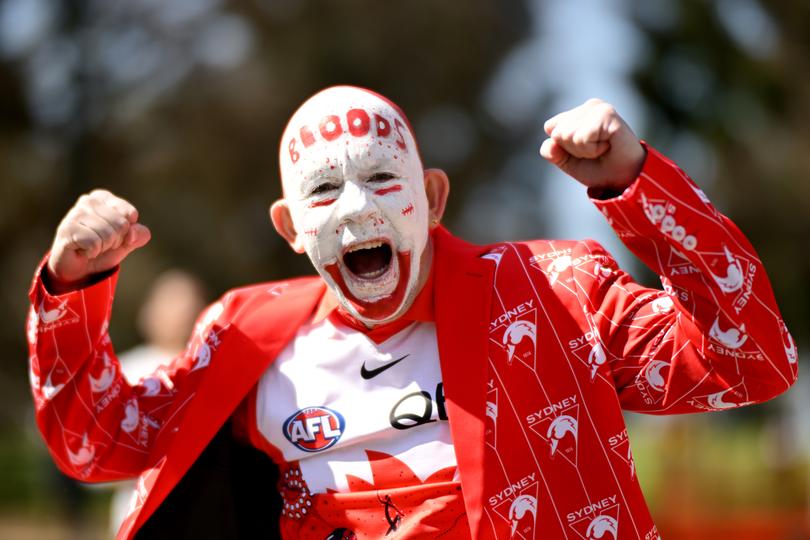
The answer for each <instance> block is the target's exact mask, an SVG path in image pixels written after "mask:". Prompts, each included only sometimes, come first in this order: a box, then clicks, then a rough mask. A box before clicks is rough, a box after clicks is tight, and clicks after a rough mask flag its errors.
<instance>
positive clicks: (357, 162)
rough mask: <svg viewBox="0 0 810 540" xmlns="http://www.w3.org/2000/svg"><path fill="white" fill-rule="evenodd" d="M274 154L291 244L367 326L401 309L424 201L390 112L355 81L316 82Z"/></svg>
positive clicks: (412, 285) (400, 121)
mask: <svg viewBox="0 0 810 540" xmlns="http://www.w3.org/2000/svg"><path fill="white" fill-rule="evenodd" d="M280 160H281V174H282V183H283V186H284V197H285V200H286V202H287V205H288V207H289V209H290V215H291V217H292V222H293V225H294V227H295V231H296V235H297V238H296V246H297V247H298V246H300V247H302V248H303V249H304V250H305V251H306V253H307V255H309V258H310V259H311V261H312V264H313V265H314V266H315V268H316V269H317V270H318V272H319V273H320V274H321V276H322V277H323V278H324V280H326V282H327V284H328V285H329V286H330V288H331V289H332V291H333V292H334V293H335V295H336V296H337V298H338V300H339V301H340V303H341V304H342V305H343V307H344V308H345V309H346V310H347V311H348V312H349V313H351V314H352V315H353V316H354V317H356V318H357V319H359V320H360V321H362V322H364V323H366V324H369V325H373V324H379V323H383V322H388V321H390V320H393V319H395V318H397V317H399V316H400V315H402V314H403V313H404V312H405V311H406V310H407V308H408V307H409V306H410V304H411V303H412V302H413V299H414V297H415V296H416V294H417V293H418V286H419V277H420V272H419V270H420V262H421V259H422V254H423V252H424V251H425V248H426V245H427V242H428V215H429V209H428V201H427V197H426V195H425V183H424V172H423V170H422V163H421V160H420V159H419V154H418V151H417V148H416V143H415V141H414V138H413V135H412V134H411V132H410V129H409V128H408V127H407V122H406V121H405V119H404V118H403V117H402V116H401V114H400V113H399V112H398V110H397V109H395V108H394V107H393V106H392V105H391V104H390V103H389V102H388V101H386V100H385V99H383V98H381V97H380V96H377V95H376V94H373V93H371V92H368V91H366V90H363V89H359V88H353V87H333V88H329V89H327V90H324V91H322V92H321V93H319V94H316V95H315V96H313V97H312V98H310V99H309V100H308V101H307V102H306V103H304V105H302V106H301V108H300V109H299V110H298V111H297V112H296V113H295V114H294V115H293V117H292V119H291V120H290V122H289V124H288V126H287V129H286V130H285V133H284V136H283V138H282V142H281V152H280Z"/></svg>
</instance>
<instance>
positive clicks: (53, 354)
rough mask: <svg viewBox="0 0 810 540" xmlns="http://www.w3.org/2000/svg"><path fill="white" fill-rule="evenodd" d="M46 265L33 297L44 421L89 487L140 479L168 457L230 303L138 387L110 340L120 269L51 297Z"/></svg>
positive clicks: (54, 445) (37, 401)
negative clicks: (173, 432) (165, 439)
mask: <svg viewBox="0 0 810 540" xmlns="http://www.w3.org/2000/svg"><path fill="white" fill-rule="evenodd" d="M44 264H45V263H44V261H43V263H42V264H41V265H40V267H39V269H38V271H37V274H36V275H35V277H34V281H33V284H32V286H31V289H30V291H29V298H30V300H31V308H30V312H29V317H28V326H27V340H28V347H29V368H30V383H31V390H32V393H33V398H34V405H35V413H36V421H37V425H38V427H39V429H40V432H41V433H42V436H43V437H44V439H45V441H46V443H47V445H48V449H49V452H50V453H51V455H52V456H53V459H54V460H55V462H56V464H57V466H58V467H59V469H60V470H62V471H63V472H64V473H65V474H68V475H69V476H72V477H75V478H77V479H80V480H82V481H87V482H93V481H108V480H116V479H121V478H127V477H132V476H135V475H137V474H139V473H140V472H142V471H143V470H144V469H146V468H148V467H151V466H154V464H155V463H157V462H158V461H159V460H160V458H161V457H162V454H161V452H162V450H161V447H163V446H165V445H162V444H161V437H162V435H166V434H167V431H169V430H170V429H172V428H173V426H175V425H176V423H177V422H178V421H179V419H180V418H181V417H182V413H183V408H184V406H185V402H186V401H187V400H188V399H189V397H190V396H191V395H193V390H194V385H196V384H197V382H198V380H199V373H198V371H197V370H199V369H200V368H202V367H205V366H206V365H207V364H208V362H210V360H211V355H212V353H213V351H214V350H215V349H216V348H217V346H218V344H219V343H220V342H221V340H222V339H223V332H224V331H225V328H226V327H225V326H224V325H222V324H221V317H222V316H223V313H224V311H225V307H224V305H223V302H217V303H215V304H212V306H210V307H209V308H208V309H207V310H206V311H204V312H203V314H202V315H201V317H200V318H199V319H198V322H197V325H196V328H195V332H194V335H193V336H192V338H191V340H190V341H189V343H188V346H187V348H186V349H185V351H184V352H183V353H182V354H181V355H180V356H178V357H177V358H175V359H174V360H173V361H172V362H171V363H170V364H168V365H165V366H161V367H159V368H158V369H157V370H156V371H155V372H154V373H152V374H151V375H149V376H147V377H144V378H142V379H141V380H140V381H138V383H137V384H135V385H130V384H129V383H128V382H127V379H126V377H124V375H123V373H122V372H121V367H120V364H119V362H118V359H117V357H116V354H115V351H114V349H113V345H112V342H111V340H110V335H109V331H108V328H109V320H110V315H111V311H112V303H113V295H114V290H115V284H116V281H117V277H118V274H117V272H116V273H114V274H113V275H111V276H110V277H107V278H106V279H103V280H101V281H99V282H98V283H95V284H93V285H90V286H88V287H86V288H83V289H80V290H77V291H74V292H70V293H67V294H64V295H59V296H52V295H51V294H49V293H48V291H47V289H46V287H45V286H44V285H43V282H42V279H41V277H40V276H41V273H42V271H43V267H44Z"/></svg>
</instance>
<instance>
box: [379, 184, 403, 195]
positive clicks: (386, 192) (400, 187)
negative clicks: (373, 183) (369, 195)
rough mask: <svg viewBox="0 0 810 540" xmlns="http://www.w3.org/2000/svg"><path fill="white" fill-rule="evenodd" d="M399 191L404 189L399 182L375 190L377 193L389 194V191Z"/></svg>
mask: <svg viewBox="0 0 810 540" xmlns="http://www.w3.org/2000/svg"><path fill="white" fill-rule="evenodd" d="M397 191H402V186H401V185H399V184H397V185H395V186H391V187H386V188H382V189H378V190H377V191H375V192H374V194H375V195H388V194H389V193H395V192H397Z"/></svg>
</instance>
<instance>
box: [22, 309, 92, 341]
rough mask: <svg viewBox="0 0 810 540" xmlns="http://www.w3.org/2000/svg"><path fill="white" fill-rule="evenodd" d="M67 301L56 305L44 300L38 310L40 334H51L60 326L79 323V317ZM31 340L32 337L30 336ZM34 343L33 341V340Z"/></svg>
mask: <svg viewBox="0 0 810 540" xmlns="http://www.w3.org/2000/svg"><path fill="white" fill-rule="evenodd" d="M67 304H68V301H67V300H62V301H61V302H59V303H56V301H55V300H49V301H48V302H46V301H45V299H43V300H42V301H41V302H40V303H39V307H38V308H37V318H38V319H39V332H50V331H51V330H53V329H55V328H59V327H60V326H66V325H68V324H74V323H77V322H79V316H78V315H77V314H76V312H75V311H73V310H72V309H70V307H69V306H68V305H67ZM28 337H29V340H30V339H31V336H30V335H29V336H28ZM32 342H33V340H32Z"/></svg>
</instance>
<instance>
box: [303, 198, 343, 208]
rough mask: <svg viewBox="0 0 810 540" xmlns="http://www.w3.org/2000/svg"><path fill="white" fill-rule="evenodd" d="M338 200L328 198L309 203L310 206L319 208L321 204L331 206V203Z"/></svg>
mask: <svg viewBox="0 0 810 540" xmlns="http://www.w3.org/2000/svg"><path fill="white" fill-rule="evenodd" d="M336 200H337V199H326V200H323V201H313V202H311V203H309V207H310V208H317V207H319V206H329V205H330V204H332V203H333V202H335V201H336Z"/></svg>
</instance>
